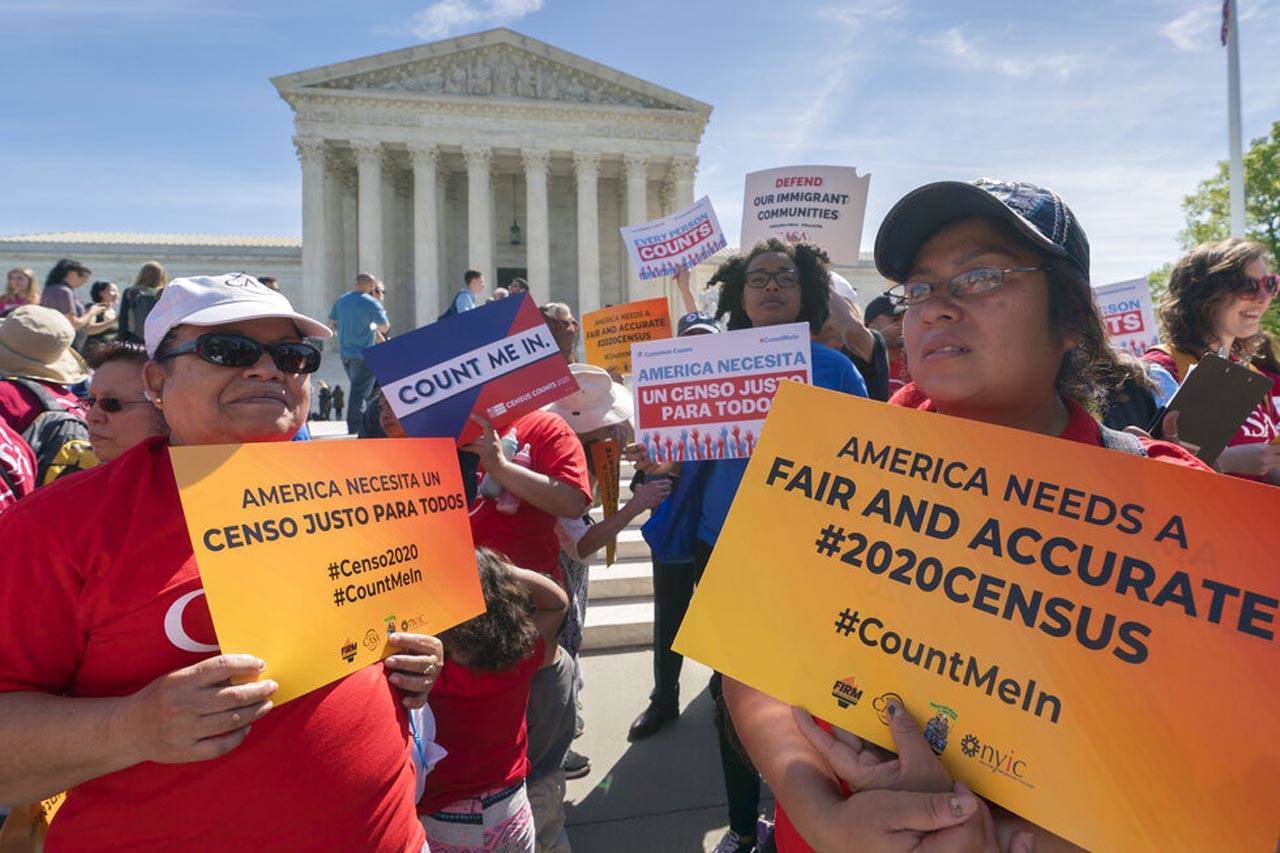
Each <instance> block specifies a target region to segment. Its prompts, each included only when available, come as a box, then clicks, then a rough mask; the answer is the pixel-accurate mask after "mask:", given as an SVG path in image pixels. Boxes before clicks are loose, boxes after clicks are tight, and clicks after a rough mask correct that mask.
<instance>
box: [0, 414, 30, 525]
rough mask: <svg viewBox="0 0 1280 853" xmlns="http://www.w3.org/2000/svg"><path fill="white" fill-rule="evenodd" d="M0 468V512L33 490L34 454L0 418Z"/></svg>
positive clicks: (20, 437)
mask: <svg viewBox="0 0 1280 853" xmlns="http://www.w3.org/2000/svg"><path fill="white" fill-rule="evenodd" d="M0 468H3V469H4V473H5V476H4V477H0V512H4V511H5V510H6V509H8V508H9V507H11V506H13V505H14V504H16V503H17V502H18V498H20V497H22V496H23V495H29V494H31V493H32V492H34V491H35V489H36V455H35V454H34V453H32V452H31V446H30V445H28V444H27V443H26V442H25V441H23V440H22V436H20V435H18V434H17V433H16V432H14V431H13V428H12V427H10V426H9V425H8V424H7V423H5V422H4V421H3V420H0ZM10 481H12V486H10Z"/></svg>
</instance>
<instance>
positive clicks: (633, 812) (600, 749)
mask: <svg viewBox="0 0 1280 853" xmlns="http://www.w3.org/2000/svg"><path fill="white" fill-rule="evenodd" d="M652 660H653V656H652V653H651V652H650V651H649V649H638V650H628V651H611V652H601V653H595V654H592V653H587V654H584V655H583V658H582V669H583V678H584V680H585V683H586V686H585V688H584V689H583V691H582V705H583V710H582V713H583V718H584V719H585V720H586V731H585V732H584V733H583V735H582V737H580V738H578V739H577V740H576V741H574V743H573V748H574V749H575V750H577V751H578V752H580V753H582V754H584V755H586V756H588V757H589V758H590V759H591V773H590V775H588V776H586V777H585V778H583V779H576V780H570V781H569V783H568V793H567V795H566V799H567V801H568V805H566V807H565V809H566V813H567V815H568V826H569V840H570V843H571V844H572V845H573V849H574V851H575V853H696V851H702V850H709V849H710V848H711V847H712V846H714V845H715V843H716V842H717V841H718V840H719V839H720V836H721V835H722V834H723V833H724V831H725V830H726V829H727V828H728V825H729V813H728V811H727V807H726V805H725V793H724V781H723V779H722V777H721V773H720V756H719V752H718V748H717V746H716V731H715V723H714V722H713V719H712V713H711V711H712V708H711V696H710V694H709V693H708V692H707V689H706V688H707V680H708V679H709V678H710V677H711V670H709V669H708V668H707V667H705V666H702V665H701V664H699V663H695V662H693V661H685V665H684V671H683V672H682V673H681V676H680V694H681V695H680V704H681V716H680V719H679V720H677V721H676V722H675V723H674V724H668V725H667V726H665V727H664V728H663V729H662V731H660V732H658V734H656V735H654V736H653V737H651V738H649V739H647V740H643V741H640V742H639V743H635V744H632V743H627V729H628V728H629V727H630V726H631V721H632V720H633V719H635V716H636V715H637V714H638V713H640V711H641V710H643V709H644V707H645V705H646V704H647V703H648V696H649V690H650V689H651V688H652V686H653V665H652ZM762 811H764V812H766V813H768V814H769V815H770V816H772V812H773V802H772V799H771V798H770V796H769V793H768V789H765V792H764V798H763V802H762Z"/></svg>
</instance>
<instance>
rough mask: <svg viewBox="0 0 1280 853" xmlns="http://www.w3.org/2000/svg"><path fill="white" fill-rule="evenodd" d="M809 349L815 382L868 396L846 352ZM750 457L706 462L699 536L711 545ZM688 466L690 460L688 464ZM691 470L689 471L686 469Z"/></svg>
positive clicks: (819, 348) (815, 383)
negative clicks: (706, 468)
mask: <svg viewBox="0 0 1280 853" xmlns="http://www.w3.org/2000/svg"><path fill="white" fill-rule="evenodd" d="M809 352H810V359H811V362H810V363H811V367H812V370H813V384H814V385H816V386H818V387H819V388H827V389H829V390H832V391H839V392H841V393H844V394H851V395H853V396H854V397H865V396H867V384H866V382H864V381H863V379H862V375H861V374H860V373H858V371H857V370H855V369H854V367H853V362H851V361H849V358H848V357H847V356H846V355H844V354H843V353H839V352H836V351H835V350H833V349H831V348H829V347H824V346H823V345H822V344H816V343H810V344H809ZM749 461H750V460H749V459H724V460H716V461H714V462H704V463H702V464H704V465H706V466H707V467H708V468H710V469H711V470H710V471H709V472H707V480H706V484H705V486H704V487H703V492H702V510H701V514H700V516H699V518H698V538H699V539H701V540H702V541H703V542H706V543H707V544H708V545H715V544H716V539H717V538H719V536H720V528H722V527H724V520H725V518H726V517H727V516H728V515H729V505H730V504H732V503H733V496H734V495H736V494H737V493H738V484H739V483H741V482H742V475H743V474H745V473H746V472H747V463H748V462H749ZM685 464H686V465H688V463H685ZM684 473H687V472H684Z"/></svg>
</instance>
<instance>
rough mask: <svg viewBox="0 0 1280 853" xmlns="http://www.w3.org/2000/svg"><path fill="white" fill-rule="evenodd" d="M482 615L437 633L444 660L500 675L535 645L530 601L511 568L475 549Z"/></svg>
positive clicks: (496, 556)
mask: <svg viewBox="0 0 1280 853" xmlns="http://www.w3.org/2000/svg"><path fill="white" fill-rule="evenodd" d="M476 568H477V569H478V570H479V572H480V589H481V590H482V591H483V592H484V603H485V612H484V613H481V614H480V615H479V616H476V617H474V618H472V619H468V620H467V621H466V622H463V623H462V624H461V625H455V626H454V627H452V628H450V629H449V630H447V631H444V632H442V633H441V634H440V642H441V643H443V644H444V653H445V657H446V658H455V659H457V660H458V662H459V663H461V664H463V665H464V666H466V667H469V668H470V669H477V670H481V671H484V672H502V671H503V670H507V669H510V668H511V667H513V666H515V665H516V664H518V663H519V662H520V661H522V660H524V659H525V658H526V657H528V656H529V653H530V652H531V651H533V647H534V645H535V644H536V643H537V642H538V628H537V626H536V625H534V623H533V599H532V597H530V595H529V591H528V590H527V589H525V587H524V584H522V583H520V581H519V580H517V579H516V576H515V574H514V573H513V572H512V571H511V566H510V565H508V564H507V561H506V560H504V559H503V558H502V557H500V556H499V555H498V554H496V553H494V552H493V551H490V550H489V549H488V548H477V549H476Z"/></svg>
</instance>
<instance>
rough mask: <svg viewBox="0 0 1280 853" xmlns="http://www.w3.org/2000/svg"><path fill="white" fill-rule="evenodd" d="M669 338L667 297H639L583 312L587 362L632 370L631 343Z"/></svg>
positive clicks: (619, 370) (612, 368) (608, 367)
mask: <svg viewBox="0 0 1280 853" xmlns="http://www.w3.org/2000/svg"><path fill="white" fill-rule="evenodd" d="M669 337H671V315H670V313H669V312H668V310H667V300H666V299H662V298H658V299H642V300H640V301H639V302H628V303H627V304H626V305H614V306H611V307H609V308H601V309H600V310H599V311H591V312H589V313H586V314H583V315H582V340H583V345H584V346H585V347H586V351H587V364H594V365H595V366H596V367H603V368H604V369H605V370H616V371H617V372H618V373H619V374H622V373H630V372H631V345H632V344H634V343H639V342H642V341H656V340H660V339H662V338H669Z"/></svg>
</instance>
